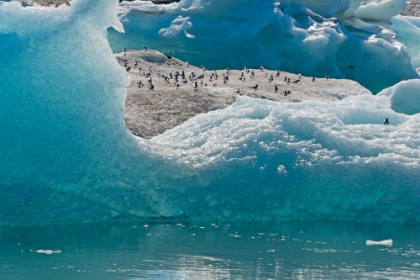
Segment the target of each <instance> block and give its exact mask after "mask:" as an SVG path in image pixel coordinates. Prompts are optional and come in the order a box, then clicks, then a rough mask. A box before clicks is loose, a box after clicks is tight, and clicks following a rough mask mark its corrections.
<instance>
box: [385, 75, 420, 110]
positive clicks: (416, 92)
mask: <svg viewBox="0 0 420 280" xmlns="http://www.w3.org/2000/svg"><path fill="white" fill-rule="evenodd" d="M378 95H385V96H388V97H389V99H390V100H391V108H392V109H393V110H395V111H397V112H400V113H404V114H409V115H414V114H418V113H420V80H409V81H404V82H400V83H398V84H396V85H394V86H392V87H390V88H387V89H384V90H383V91H381V92H380V93H378Z"/></svg>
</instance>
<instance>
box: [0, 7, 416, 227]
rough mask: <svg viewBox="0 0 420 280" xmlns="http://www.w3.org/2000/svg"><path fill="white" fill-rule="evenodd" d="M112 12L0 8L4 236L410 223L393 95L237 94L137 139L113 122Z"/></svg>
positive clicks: (409, 136)
mask: <svg viewBox="0 0 420 280" xmlns="http://www.w3.org/2000/svg"><path fill="white" fill-rule="evenodd" d="M116 8H117V1H111V0H106V1H99V2H96V1H95V2H94V1H89V0H73V2H72V6H71V7H60V8H59V9H54V8H22V7H21V6H20V5H18V4H17V3H5V2H0V40H1V42H2V44H0V66H1V67H0V81H1V83H0V96H1V100H2V102H1V103H0V141H1V145H0V158H1V162H0V192H1V196H0V205H2V206H1V207H0V224H1V225H34V224H54V223H83V222H99V221H112V220H133V219H153V220H156V219H191V220H197V219H200V220H211V221H215V220H228V221H231V220H240V221H261V220H264V221H283V220H299V219H300V220H311V219H327V220H331V219H336V220H358V221H374V222H380V221H396V222H418V221H419V220H420V205H419V204H420V199H419V198H420V197H419V195H420V193H419V187H420V186H419V183H418V174H419V171H420V166H419V163H420V151H419V148H418V147H419V144H420V137H419V135H420V133H419V132H420V120H419V116H420V115H419V114H413V115H407V114H404V113H398V112H396V111H394V110H393V109H391V107H392V106H393V99H392V98H390V97H389V96H390V95H385V94H384V95H380V96H370V95H363V96H359V97H355V98H348V99H344V100H342V101H340V102H334V103H322V102H314V101H306V102H302V103H276V102H270V101H268V100H256V99H251V98H246V97H238V99H237V101H236V103H234V104H233V105H232V106H231V107H229V108H227V109H224V110H219V111H215V112H212V113H208V114H203V115H199V116H197V117H194V118H192V119H190V120H189V121H187V122H185V123H184V124H183V125H182V126H180V127H177V128H175V129H173V130H170V131H167V132H166V133H164V134H163V135H161V136H158V137H155V138H153V139H152V140H150V141H146V140H142V139H138V138H135V137H134V136H133V135H131V134H130V133H129V132H128V131H127V129H126V128H125V126H124V120H123V109H124V108H123V106H124V98H125V91H124V87H125V86H126V85H127V84H128V83H129V80H128V76H127V74H126V72H125V70H124V69H123V68H122V67H120V66H119V65H118V63H117V62H116V60H115V58H114V56H113V54H112V52H111V49H110V47H109V45H108V42H107V38H106V35H107V34H106V28H107V27H108V26H113V27H114V28H116V29H121V24H120V23H119V21H118V19H117V17H116V13H115V10H116ZM400 90H403V91H405V89H404V87H403V86H402V87H396V88H395V89H393V90H392V91H393V92H394V95H399V94H398V93H396V92H398V91H400ZM386 117H388V118H389V120H390V125H388V126H385V125H383V123H382V122H383V120H384V119H385V118H386Z"/></svg>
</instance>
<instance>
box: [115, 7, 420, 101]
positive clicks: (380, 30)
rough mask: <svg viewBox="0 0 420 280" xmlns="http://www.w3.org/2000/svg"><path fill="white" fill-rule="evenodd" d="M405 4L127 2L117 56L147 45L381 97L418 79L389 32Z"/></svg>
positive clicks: (217, 65)
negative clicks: (341, 81)
mask: <svg viewBox="0 0 420 280" xmlns="http://www.w3.org/2000/svg"><path fill="white" fill-rule="evenodd" d="M404 7H405V1H404V0H392V1H391V0H382V1H377V0H370V1H360V0H352V1H349V0H346V1H345V0H328V1H313V0H300V1H291V0H288V1H274V0H264V1H259V0H258V1H257V0H248V1H245V2H244V1H229V2H226V1H223V0H195V1H192V0H182V1H181V2H179V3H172V4H169V5H155V4H153V3H151V2H148V1H130V2H127V1H123V2H122V3H121V5H120V8H119V18H120V19H121V21H122V22H123V24H124V29H125V33H124V34H120V33H117V32H114V31H112V30H110V33H109V40H110V44H111V47H112V49H113V50H114V51H122V50H123V48H133V49H143V47H144V46H147V47H149V48H152V49H157V50H159V51H161V52H163V53H166V54H168V55H170V56H174V57H177V58H180V59H181V60H184V61H189V62H190V63H191V64H193V65H196V66H199V65H205V66H206V67H207V69H213V70H214V69H225V68H226V67H229V68H231V69H242V68H243V67H244V66H245V65H248V66H249V67H251V68H258V67H260V65H263V66H264V67H266V68H267V69H274V70H277V69H280V70H283V71H287V72H292V73H301V74H303V75H305V76H313V75H315V76H317V77H324V76H325V75H329V76H330V77H334V78H347V79H351V80H355V81H358V82H359V83H360V84H361V85H363V86H365V87H366V88H368V89H369V90H370V91H372V92H374V93H377V92H379V91H381V90H382V89H384V88H386V87H389V86H392V85H394V84H396V83H397V82H399V81H401V80H407V79H415V78H418V73H416V72H415V71H414V69H413V68H412V66H411V65H410V54H409V50H407V48H406V47H405V46H404V45H403V44H401V42H400V41H398V39H397V36H396V34H395V32H394V31H393V30H392V29H390V28H389V26H390V25H391V20H392V18H393V17H394V16H396V15H398V13H400V12H401V11H402V10H403V9H404Z"/></svg>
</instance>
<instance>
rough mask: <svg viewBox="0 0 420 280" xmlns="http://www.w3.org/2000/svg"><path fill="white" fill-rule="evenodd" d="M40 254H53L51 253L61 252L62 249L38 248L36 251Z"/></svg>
mask: <svg viewBox="0 0 420 280" xmlns="http://www.w3.org/2000/svg"><path fill="white" fill-rule="evenodd" d="M36 252H37V253H38V254H46V255H51V254H61V250H56V251H54V250H37V251H36Z"/></svg>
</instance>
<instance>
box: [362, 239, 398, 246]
mask: <svg viewBox="0 0 420 280" xmlns="http://www.w3.org/2000/svg"><path fill="white" fill-rule="evenodd" d="M392 244H393V241H392V239H386V240H381V241H374V240H366V246H392Z"/></svg>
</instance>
